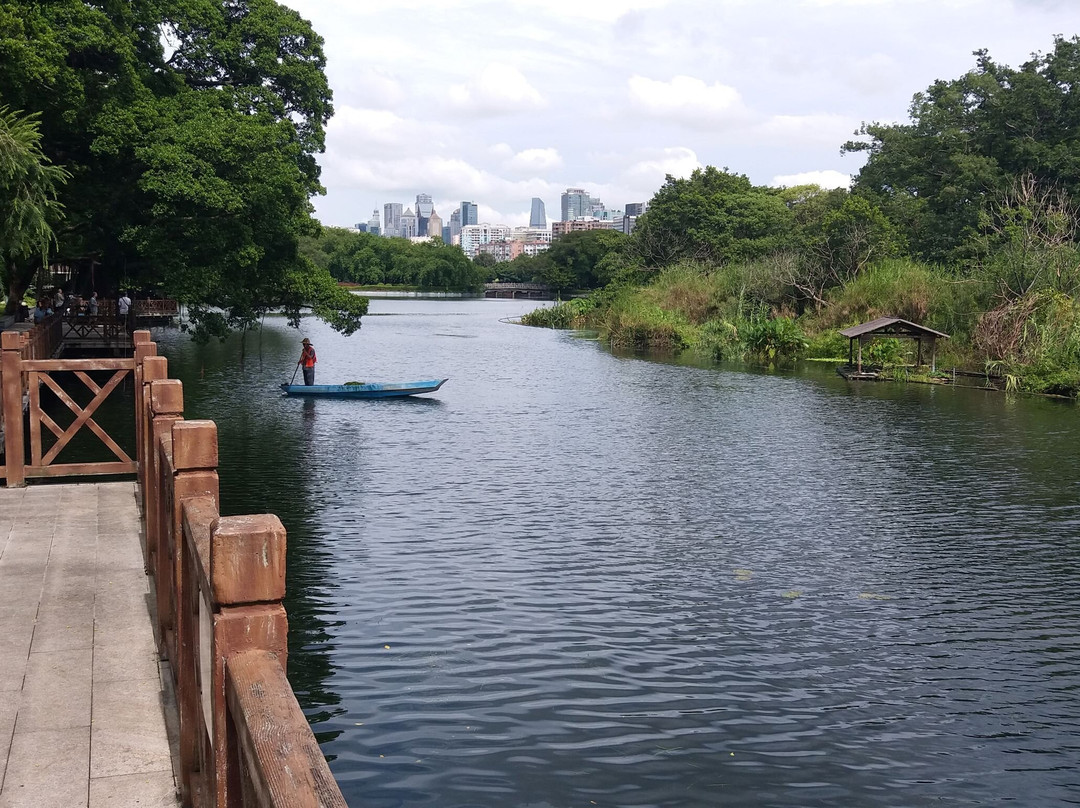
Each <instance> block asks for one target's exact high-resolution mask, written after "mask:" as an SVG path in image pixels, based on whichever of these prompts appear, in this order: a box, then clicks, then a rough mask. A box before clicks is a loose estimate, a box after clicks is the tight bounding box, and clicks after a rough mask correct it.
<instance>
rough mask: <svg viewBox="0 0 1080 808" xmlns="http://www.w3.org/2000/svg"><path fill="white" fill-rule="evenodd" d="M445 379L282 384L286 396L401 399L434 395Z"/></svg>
mask: <svg viewBox="0 0 1080 808" xmlns="http://www.w3.org/2000/svg"><path fill="white" fill-rule="evenodd" d="M447 381H448V380H447V379H427V380H425V381H419V382H349V383H347V384H311V385H308V384H283V385H281V389H282V391H283V392H284V394H285V395H287V396H318V397H320V398H403V397H405V396H416V395H420V394H421V393H434V392H435V391H436V390H438V389H439V388H440V387H442V386H443V385H444V384H445V383H446V382H447Z"/></svg>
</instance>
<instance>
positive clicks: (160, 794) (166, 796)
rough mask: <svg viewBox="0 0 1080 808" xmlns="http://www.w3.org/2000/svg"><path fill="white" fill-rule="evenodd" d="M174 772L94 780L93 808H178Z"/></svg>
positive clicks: (92, 785)
mask: <svg viewBox="0 0 1080 808" xmlns="http://www.w3.org/2000/svg"><path fill="white" fill-rule="evenodd" d="M177 799H178V798H177V794H176V784H175V783H174V781H173V775H172V771H160V772H146V773H144V774H127V775H118V776H115V777H94V778H91V780H90V808H176V804H177Z"/></svg>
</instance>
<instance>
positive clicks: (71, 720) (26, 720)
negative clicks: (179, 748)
mask: <svg viewBox="0 0 1080 808" xmlns="http://www.w3.org/2000/svg"><path fill="white" fill-rule="evenodd" d="M139 535H140V524H139V512H138V508H137V504H136V500H135V484H134V483H133V482H120V483H97V484H95V483H84V484H74V485H48V486H36V487H30V488H7V489H0V659H2V660H3V664H0V808H21V806H27V808H30V807H31V806H32V807H33V808H51V807H52V806H55V808H83V807H86V808H126V806H136V805H137V806H140V808H165V807H166V806H167V807H168V808H173V807H174V806H177V805H179V799H178V797H177V790H176V781H175V779H174V764H173V752H172V749H174V748H175V745H174V746H172V747H171V746H170V741H169V735H170V733H168V732H167V730H166V718H165V716H166V715H167V714H168V715H170V716H175V712H176V708H175V705H173V704H170V698H169V695H168V694H171V689H170V688H169V687H168V686H167V685H168V682H169V676H167V675H166V676H162V671H161V667H160V665H159V661H158V659H159V655H158V651H157V645H156V643H155V639H154V632H153V628H152V622H151V601H150V588H149V585H148V580H149V579H148V578H147V576H146V573H145V572H144V570H143V551H142V547H141V546H140V541H139ZM172 720H173V719H170V723H172Z"/></svg>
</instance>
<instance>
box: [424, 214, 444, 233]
mask: <svg viewBox="0 0 1080 808" xmlns="http://www.w3.org/2000/svg"><path fill="white" fill-rule="evenodd" d="M427 235H428V237H429V238H440V239H441V238H442V216H440V215H439V214H438V213H436V212H435V208H432V209H431V215H430V216H428V220H427Z"/></svg>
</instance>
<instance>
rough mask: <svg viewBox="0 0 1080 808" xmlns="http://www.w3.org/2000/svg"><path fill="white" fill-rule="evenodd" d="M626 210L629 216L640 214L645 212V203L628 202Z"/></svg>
mask: <svg viewBox="0 0 1080 808" xmlns="http://www.w3.org/2000/svg"><path fill="white" fill-rule="evenodd" d="M625 212H626V215H627V216H640V215H641V214H642V213H644V212H645V203H644V202H627V203H626V210H625Z"/></svg>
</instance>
